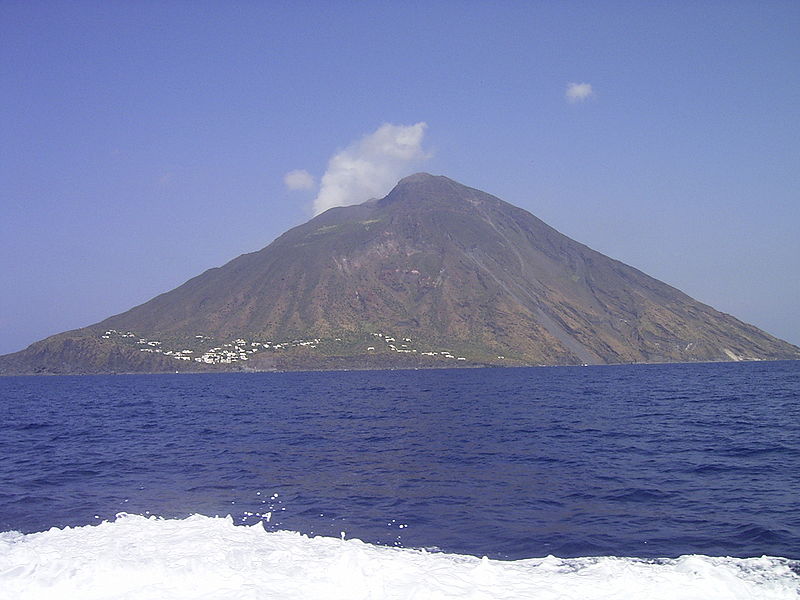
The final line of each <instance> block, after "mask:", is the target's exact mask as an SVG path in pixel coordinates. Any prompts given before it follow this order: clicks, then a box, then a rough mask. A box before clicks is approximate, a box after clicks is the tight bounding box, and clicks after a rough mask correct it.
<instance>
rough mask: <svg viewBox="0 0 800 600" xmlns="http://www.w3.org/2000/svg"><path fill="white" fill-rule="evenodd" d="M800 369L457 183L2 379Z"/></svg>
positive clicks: (298, 232) (376, 205) (426, 190)
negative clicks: (731, 364) (724, 365)
mask: <svg viewBox="0 0 800 600" xmlns="http://www.w3.org/2000/svg"><path fill="white" fill-rule="evenodd" d="M777 359H800V348H797V347H796V346H793V345H791V344H789V343H787V342H784V341H781V340H779V339H777V338H775V337H773V336H771V335H769V334H767V333H765V332H763V331H761V330H760V329H758V328H756V327H754V326H752V325H748V324H746V323H743V322H741V321H739V320H737V319H736V318H734V317H732V316H730V315H727V314H724V313H721V312H719V311H717V310H714V309H713V308H711V307H709V306H707V305H705V304H702V303H700V302H698V301H696V300H694V299H692V298H690V297H689V296H687V295H686V294H684V293H683V292H681V291H679V290H677V289H675V288H673V287H671V286H669V285H667V284H665V283H662V282H661V281H658V280H656V279H654V278H652V277H649V276H648V275H646V274H644V273H642V272H641V271H639V270H637V269H635V268H633V267H630V266H627V265H625V264H623V263H621V262H619V261H616V260H613V259H611V258H609V257H607V256H604V255H603V254H600V253H599V252H596V251H594V250H592V249H590V248H588V247H587V246H585V245H583V244H580V243H578V242H576V241H574V240H572V239H570V238H568V237H566V236H564V235H562V234H561V233H559V232H558V231H556V230H555V229H553V228H552V227H550V226H548V225H547V224H545V223H544V222H542V221H541V220H539V219H538V218H536V217H535V216H533V215H532V214H530V213H528V212H526V211H525V210H522V209H520V208H517V207H515V206H512V205H511V204H508V203H506V202H504V201H502V200H500V199H498V198H496V197H494V196H492V195H490V194H487V193H485V192H482V191H479V190H476V189H473V188H470V187H467V186H464V185H462V184H460V183H457V182H455V181H453V180H451V179H448V178H447V177H442V176H433V175H429V174H426V173H419V174H416V175H412V176H410V177H406V178H405V179H403V180H401V181H400V182H399V183H398V184H397V186H396V187H395V188H394V189H393V190H392V191H391V192H390V193H389V194H388V195H387V196H385V197H384V198H381V199H374V200H370V201H368V202H365V203H363V204H359V205H354V206H347V207H338V208H332V209H330V210H328V211H326V212H324V213H322V214H320V215H319V216H317V217H315V218H313V219H311V220H310V221H308V222H307V223H305V224H303V225H300V226H298V227H295V228H294V229H291V230H289V231H287V232H286V233H284V234H283V235H281V236H280V237H279V238H277V239H276V240H275V241H273V242H272V243H271V244H269V245H268V246H267V247H265V248H263V249H262V250H260V251H258V252H253V253H250V254H244V255H242V256H239V257H238V258H236V259H234V260H232V261H230V262H229V263H227V264H226V265H224V266H222V267H219V268H213V269H209V270H208V271H206V272H204V273H202V274H201V275H199V276H197V277H195V278H193V279H190V280H189V281H187V282H186V283H184V284H183V285H181V286H179V287H177V288H175V289H174V290H172V291H169V292H167V293H165V294H162V295H160V296H157V297H155V298H153V299H152V300H150V301H148V302H146V303H144V304H142V305H140V306H137V307H135V308H132V309H131V310H129V311H127V312H125V313H122V314H119V315H116V316H113V317H110V318H108V319H106V320H104V321H102V322H100V323H97V324H95V325H91V326H89V327H86V328H83V329H79V330H74V331H69V332H65V333H61V334H58V335H55V336H52V337H49V338H47V339H45V340H42V341H40V342H36V343H34V344H32V345H31V346H29V347H28V348H27V349H25V350H22V351H21V352H17V353H15V354H10V355H6V356H4V357H0V373H6V374H8V373H53V374H58V373H65V374H67V373H109V372H164V371H169V372H174V371H209V370H210V371H218V370H274V369H280V370H308V369H310V370H316V369H319V370H323V369H349V368H400V367H451V366H488V365H499V366H524V365H579V364H614V363H654V362H694V361H735V360H777Z"/></svg>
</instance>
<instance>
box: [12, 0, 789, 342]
mask: <svg viewBox="0 0 800 600" xmlns="http://www.w3.org/2000/svg"><path fill="white" fill-rule="evenodd" d="M799 63H800V3H798V2H796V1H791V2H763V3H762V2H737V1H731V2H648V3H641V2H603V3H594V2H585V3H583V2H471V1H463V2H418V3H415V2H392V3H389V2H285V3H284V2H217V3H212V2H191V3H189V2H177V1H176V2H35V1H34V2H30V1H24V2H15V1H9V0H6V1H5V2H3V3H0V89H2V90H3V91H2V93H1V94H0V118H2V123H3V127H2V135H0V290H2V293H1V294H0V353H4V352H11V351H15V350H19V349H22V348H23V347H25V346H27V345H28V344H30V343H32V342H34V341H36V340H38V339H41V338H43V337H45V336H47V335H50V334H54V333H58V332H60V331H63V330H66V329H71V328H77V327H82V326H85V325H89V324H91V323H94V322H96V321H99V320H101V319H102V318H105V317H107V316H110V315H112V314H116V313H119V312H122V311H124V310H126V309H128V308H130V307H132V306H134V305H136V304H139V303H141V302H144V301H146V300H148V299H150V298H151V297H153V296H155V295H157V294H159V293H162V292H165V291H167V290H169V289H172V288H173V287H175V286H177V285H179V284H181V283H183V282H184V281H185V280H187V279H189V278H190V277H193V276H195V275H197V274H199V273H200V272H202V271H204V270H205V269H207V268H210V267H214V266H219V265H221V264H223V263H225V262H227V261H228V260H230V259H232V258H234V257H235V256H237V255H239V254H241V253H244V252H251V251H254V250H257V249H259V248H261V247H263V246H265V245H266V244H267V243H269V242H270V241H272V240H273V239H274V238H275V237H277V236H278V235H279V234H281V233H282V232H283V231H285V230H286V229H288V228H289V227H292V226H294V225H298V224H300V223H302V222H304V221H305V220H307V219H308V218H310V217H311V216H312V214H313V210H314V209H313V206H314V200H315V198H316V197H317V196H318V195H322V190H321V189H320V187H319V185H320V183H321V182H322V181H323V179H322V178H323V176H325V174H326V173H328V174H330V176H329V177H328V179H327V181H328V182H331V181H333V179H332V178H333V174H334V173H333V172H334V171H335V170H336V165H337V164H338V163H337V161H339V162H341V159H342V158H343V157H344V158H348V157H349V158H355V159H361V158H363V157H364V155H365V153H366V158H367V159H368V160H373V161H377V163H376V164H377V166H378V167H384V166H386V165H385V164H384V163H382V162H381V161H382V160H384V158H385V157H384V158H381V156H376V155H375V153H374V151H371V150H369V148H370V147H371V146H370V142H371V141H374V140H375V139H376V138H375V137H374V135H375V133H376V132H378V131H380V128H381V126H384V125H390V126H395V127H396V128H397V129H392V130H388V131H390V132H391V131H394V132H397V131H408V129H403V128H408V127H411V126H413V125H415V124H424V125H421V126H420V129H421V131H417V133H418V134H419V135H418V136H417V137H416V138H414V140H413V144H412V146H413V148H411V150H412V151H411V152H410V153H409V154H408V156H405V155H404V156H400V157H399V158H397V157H396V159H395V160H394V162H392V163H391V164H389V165H388V167H387V168H386V169H384V171H383V176H384V179H385V177H388V176H395V175H396V176H398V177H400V176H402V175H405V174H408V173H411V172H414V171H420V170H424V171H428V172H431V173H435V174H444V175H447V176H449V177H451V178H453V179H456V180H458V181H460V182H462V183H464V184H467V185H470V186H473V187H477V188H480V189H483V190H485V191H487V192H490V193H492V194H494V195H496V196H499V197H500V198H503V199H504V200H507V201H509V202H511V203H513V204H516V205H518V206H521V207H523V208H525V209H526V210H529V211H530V212H532V213H534V214H535V215H537V216H538V217H540V218H542V219H543V220H545V221H546V222H548V223H549V224H550V225H552V226H554V227H556V228H557V229H559V230H560V231H562V232H563V233H565V234H567V235H569V236H570V237H573V238H574V239H577V240H578V241H581V242H583V243H585V244H587V245H589V246H591V247H593V248H595V249H596V250H599V251H601V252H603V253H605V254H608V255H609V256H612V257H613V258H617V259H619V260H622V261H623V262H626V263H628V264H630V265H633V266H635V267H637V268H639V269H641V270H643V271H645V272H646V273H648V274H650V275H653V276H655V277H657V278H659V279H661V280H663V281H665V282H667V283H669V284H671V285H674V286H676V287H678V288H680V289H682V290H683V291H685V292H686V293H688V294H689V295H691V296H693V297H695V298H697V299H698V300H701V301H703V302H706V303H708V304H711V305H712V306H714V307H715V308H718V309H719V310H722V311H724V312H728V313H731V314H733V315H735V316H737V317H739V318H740V319H742V320H745V321H748V322H751V323H753V324H755V325H757V326H759V327H761V328H763V329H765V330H767V331H768V332H770V333H772V334H774V335H777V336H779V337H782V338H784V339H787V340H789V341H791V342H793V343H795V344H800V316H798V314H799V313H798V307H800V235H798V230H800V69H798V68H797V65H798V64H799ZM571 83H574V84H586V85H588V86H590V87H583V88H579V89H578V91H581V90H582V91H583V92H584V96H585V97H580V94H578V96H579V97H578V98H572V99H570V98H569V97H568V95H567V90H568V86H569V84H571ZM588 90H590V91H591V93H588ZM587 93H588V95H587ZM571 100H572V101H571ZM385 131H387V130H384V132H385ZM370 152H372V154H370ZM293 170H304V171H306V172H307V174H308V175H310V176H311V177H310V178H309V177H308V176H304V177H305V179H304V182H305V183H306V184H311V183H313V187H309V188H308V189H305V188H304V186H303V185H295V186H294V187H296V188H300V189H289V188H287V186H286V185H285V182H284V177H285V175H286V174H287V173H288V172H290V171H293ZM379 179H380V178H378V179H374V180H371V181H370V182H367V183H369V184H370V185H372V187H370V185H361V187H359V186H355V187H353V186H351V187H347V186H345V188H346V189H345V190H344V192H342V193H343V194H345V195H346V193H350V194H351V195H353V194H357V193H365V192H364V191H363V190H367V189H373V188H374V189H378V188H380V187H381V186H384V187H385V186H386V183H385V182H384V181H382V180H381V181H379ZM301 183H303V182H301ZM362 183H364V182H362ZM373 184H374V185H373ZM306 187H307V186H306ZM387 191H388V190H387ZM364 199H366V198H364ZM357 200H358V198H351V199H350V201H357Z"/></svg>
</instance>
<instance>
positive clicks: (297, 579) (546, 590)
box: [0, 513, 800, 600]
mask: <svg viewBox="0 0 800 600" xmlns="http://www.w3.org/2000/svg"><path fill="white" fill-rule="evenodd" d="M345 538H346V536H345V535H344V534H342V538H341V539H337V538H330V537H308V536H305V535H302V534H299V533H295V532H290V531H275V532H268V531H265V529H264V527H263V525H262V524H261V523H259V524H256V525H253V526H237V525H234V523H233V520H232V519H231V518H230V517H227V518H221V517H206V516H202V515H194V516H191V517H187V518H185V519H161V518H157V517H143V516H138V515H130V514H124V513H121V514H119V515H117V517H116V519H115V520H113V521H105V522H102V523H100V524H98V525H87V526H82V527H74V528H70V527H67V528H64V529H58V528H52V529H50V530H49V531H44V532H40V533H31V534H22V533H19V532H13V531H12V532H6V533H0V599H3V600H6V599H9V600H10V599H12V598H13V599H15V600H27V599H34V598H36V599H40V598H60V599H66V598H80V599H82V600H93V599H101V598H125V599H126V600H134V599H136V600H139V599H161V598H173V599H178V600H179V599H189V598H191V599H204V600H206V599H212V598H225V599H237V598H242V599H245V598H247V599H252V598H280V599H282V600H292V599H301V598H302V599H308V598H325V599H337V598H347V599H373V598H374V599H394V598H397V599H400V598H403V599H406V598H414V599H418V598H431V599H433V598H436V599H445V598H481V599H502V600H505V599H512V598H513V599H514V600H519V599H521V598H559V599H563V600H571V599H582V600H583V599H594V598H598V599H599V598H649V599H651V600H659V599H665V600H666V599H669V600H676V599H677V600H680V599H687V600H688V599H690V598H691V599H701V598H702V599H703V600H722V599H725V600H728V599H731V600H738V599H740V598H741V599H745V598H747V599H748V600H752V599H764V600H767V599H769V600H772V599H774V600H783V599H787V600H788V599H790V598H791V599H793V600H797V599H798V597H799V596H800V561H796V560H790V559H786V558H779V557H768V556H762V557H760V558H723V557H710V556H702V555H687V556H681V557H679V558H671V559H637V558H619V557H610V556H606V557H589V558H571V559H561V558H556V557H554V556H548V557H545V558H531V559H524V560H515V561H501V560H490V559H488V558H486V557H483V558H478V557H474V556H466V555H456V554H444V553H439V552H429V551H426V550H415V549H407V548H394V547H388V546H376V545H372V544H367V543H364V542H362V541H360V540H356V539H345Z"/></svg>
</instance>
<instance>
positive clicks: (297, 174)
mask: <svg viewBox="0 0 800 600" xmlns="http://www.w3.org/2000/svg"><path fill="white" fill-rule="evenodd" d="M283 183H284V185H285V186H286V188H287V189H289V190H292V191H294V190H313V189H314V188H315V187H316V185H317V184H316V182H315V181H314V176H313V175H312V174H311V173H309V172H308V171H306V170H305V169H295V170H294V171H289V172H288V173H287V174H286V175H284V176H283Z"/></svg>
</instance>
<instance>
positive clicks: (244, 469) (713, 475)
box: [0, 362, 800, 558]
mask: <svg viewBox="0 0 800 600" xmlns="http://www.w3.org/2000/svg"><path fill="white" fill-rule="evenodd" d="M274 494H277V497H276V496H274ZM118 512H129V513H137V514H147V513H148V512H149V513H150V514H155V515H160V516H164V517H185V516H187V515H189V514H192V513H202V514H206V515H217V514H218V515H226V514H231V515H232V516H233V517H234V518H235V520H236V522H238V523H253V522H255V521H257V520H262V519H263V516H259V515H264V514H265V513H267V512H271V513H272V514H271V518H270V520H269V521H268V522H265V525H266V527H267V528H268V529H292V530H298V531H302V532H304V533H314V534H324V535H334V536H338V535H339V534H340V532H341V531H345V532H347V536H348V537H358V538H361V539H362V540H364V541H369V542H376V543H383V544H402V545H403V546H407V547H428V548H431V547H436V548H440V549H442V550H445V551H448V552H458V553H467V554H475V555H479V556H480V555H483V554H486V555H488V556H490V557H498V558H524V557H534V556H544V555H546V554H554V555H557V556H562V557H571V556H587V555H616V556H639V557H667V556H677V555H680V554H687V553H698V554H706V555H728V556H742V557H744V556H760V555H762V554H771V555H776V556H785V557H789V558H800V362H778V363H738V364H697V365H649V366H644V365H637V366H614V367H576V368H572V367H565V368H531V369H474V370H439V371H373V372H337V373H260V374H201V375H141V376H137V375H130V376H102V377H101V376H98V377H11V378H0V531H7V530H11V529H15V530H19V531H22V532H32V531H41V530H45V529H48V528H50V527H51V526H58V527H63V526H65V525H85V524H90V523H97V522H99V520H101V519H111V518H113V516H114V515H115V514H116V513H118ZM251 513H252V514H251Z"/></svg>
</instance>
